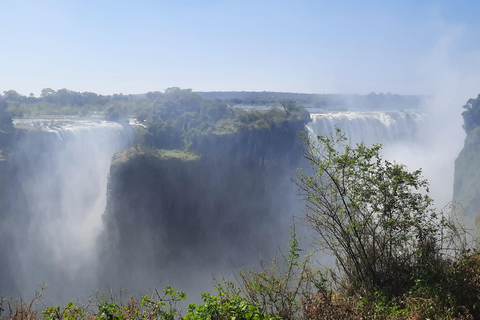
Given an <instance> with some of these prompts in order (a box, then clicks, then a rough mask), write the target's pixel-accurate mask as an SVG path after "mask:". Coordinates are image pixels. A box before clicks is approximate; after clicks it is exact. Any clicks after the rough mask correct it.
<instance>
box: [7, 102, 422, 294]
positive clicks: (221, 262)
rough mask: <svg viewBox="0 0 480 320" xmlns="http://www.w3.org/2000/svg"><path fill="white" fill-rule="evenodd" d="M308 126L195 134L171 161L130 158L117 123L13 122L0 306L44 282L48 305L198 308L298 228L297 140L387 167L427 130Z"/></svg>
mask: <svg viewBox="0 0 480 320" xmlns="http://www.w3.org/2000/svg"><path fill="white" fill-rule="evenodd" d="M311 119H312V121H311V122H309V123H308V124H307V125H306V127H304V124H303V122H302V121H294V120H291V121H286V122H282V124H281V125H278V126H272V127H271V128H269V129H268V130H265V129H254V130H247V131H240V132H237V133H234V134H222V135H218V134H217V135H215V134H214V135H209V136H207V137H205V138H203V139H201V140H199V141H197V142H196V143H195V150H194V153H183V152H181V153H178V154H176V153H172V152H160V151H154V150H153V149H152V150H148V149H139V148H138V147H135V146H133V147H131V146H132V143H133V135H132V128H131V127H130V126H129V125H127V124H124V125H120V124H117V123H114V122H107V121H81V120H62V121H60V120H48V121H45V120H18V121H16V126H17V128H19V129H18V130H16V132H17V133H16V135H15V137H14V139H15V146H14V149H13V152H12V158H11V159H9V160H8V161H3V163H2V164H1V170H2V173H1V174H2V178H5V179H2V181H9V182H10V183H9V184H8V185H6V184H2V186H1V187H2V188H3V189H2V195H3V196H2V199H1V205H2V207H3V208H5V209H4V210H2V212H3V215H2V216H1V218H2V224H1V228H2V230H1V231H2V232H1V236H0V237H1V243H2V251H3V252H4V253H5V255H6V256H8V259H3V260H2V261H1V267H2V270H5V271H4V272H2V273H1V274H0V280H1V283H2V294H5V295H6V294H15V293H16V292H33V291H34V290H35V289H38V286H39V285H40V284H41V283H43V282H46V283H49V284H50V287H49V288H48V289H47V291H46V292H47V296H49V297H51V299H52V300H55V301H56V300H58V301H62V299H63V297H65V296H66V295H68V296H69V297H70V296H72V295H75V296H78V297H82V296H83V297H85V296H88V295H89V294H91V293H92V290H94V289H95V288H100V289H103V290H107V288H113V289H115V290H116V289H119V288H128V289H129V290H131V291H133V292H137V293H142V290H146V288H151V287H153V286H160V287H163V286H165V285H174V286H175V287H178V288H182V290H187V291H188V290H190V291H192V292H195V295H198V293H199V292H200V291H201V290H202V289H204V288H206V287H208V286H209V284H210V282H211V280H212V275H215V276H219V275H222V274H223V275H226V276H228V275H229V274H230V273H231V271H232V270H234V269H236V268H240V267H241V266H242V265H248V266H253V265H255V264H256V263H257V262H258V259H259V257H260V256H259V254H261V256H262V257H263V258H264V259H267V260H268V259H269V257H272V256H273V255H274V253H275V252H276V251H278V250H279V248H280V247H285V246H286V242H287V241H288V232H289V225H290V224H291V222H292V221H291V216H292V215H295V216H297V217H298V216H302V206H303V204H302V203H301V201H300V199H298V198H297V196H296V187H295V185H294V183H292V181H291V180H292V179H294V178H295V177H296V174H297V173H296V169H297V168H298V167H302V166H304V165H305V163H303V162H302V161H303V160H302V158H301V139H300V138H299V136H298V135H297V131H298V130H306V131H308V132H310V134H327V133H328V132H331V131H332V130H333V129H334V128H335V126H338V127H339V128H340V129H341V130H342V131H343V132H345V133H346V135H347V137H348V138H349V139H351V140H352V141H353V142H360V141H364V140H365V141H366V142H367V143H377V142H382V143H384V144H385V148H384V149H385V152H386V153H387V154H388V155H389V156H391V157H396V156H397V155H396V150H397V151H398V150H399V151H400V152H402V151H403V150H404V148H405V146H406V145H408V146H409V147H413V146H414V145H415V144H419V143H420V144H421V141H422V139H421V138H420V137H419V135H420V134H422V133H423V132H425V127H426V126H428V117H426V116H425V113H423V112H420V111H415V110H412V111H386V112H381V111H375V112H373V111H369V112H360V111H358V112H330V113H312V114H311ZM35 128H36V129H35ZM112 156H113V160H112ZM418 156H422V155H418ZM107 179H108V183H107ZM307 234H308V233H307V232H306V233H305V234H302V236H303V237H304V239H303V241H304V242H305V243H308V241H310V239H308V238H307Z"/></svg>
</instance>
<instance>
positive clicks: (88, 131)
mask: <svg viewBox="0 0 480 320" xmlns="http://www.w3.org/2000/svg"><path fill="white" fill-rule="evenodd" d="M16 124H17V125H22V126H25V125H28V126H33V127H36V128H37V129H39V130H40V131H42V133H33V134H30V135H26V137H25V138H23V139H22V142H21V143H19V144H18V145H17V146H16V154H17V155H22V154H23V155H24V158H23V159H28V160H21V159H22V158H21V157H19V158H17V159H18V160H19V161H23V162H24V163H20V164H19V166H20V167H22V166H25V165H28V166H29V167H30V168H29V169H28V170H26V171H23V177H21V179H22V182H21V185H20V188H21V189H22V192H23V194H25V195H26V197H25V203H24V204H23V205H22V206H21V208H23V209H22V210H23V212H18V213H17V214H21V215H24V216H25V215H28V217H26V218H25V219H24V220H25V221H26V223H25V224H26V225H25V233H24V234H17V235H15V237H14V242H15V243H14V246H15V250H16V252H17V254H18V261H17V264H18V265H17V266H16V268H15V271H16V273H17V274H18V275H17V276H18V279H17V287H18V288H19V289H20V290H22V291H21V292H32V291H31V286H33V285H34V286H38V285H39V284H41V283H42V282H47V283H50V284H51V287H52V288H50V289H48V292H51V293H53V294H54V295H61V292H59V291H57V290H69V292H72V290H71V289H73V290H74V291H75V289H77V292H78V293H80V292H81V291H82V290H81V288H83V287H88V288H89V290H91V288H95V284H94V282H95V281H96V280H95V274H96V272H95V271H96V267H97V266H96V263H97V261H96V258H97V256H98V254H97V252H96V247H97V246H96V243H97V241H98V236H99V234H100V232H101V231H102V214H103V212H104V210H105V205H106V192H107V180H108V174H109V170H110V163H111V159H112V156H113V154H114V153H115V152H117V151H120V150H121V149H124V148H126V147H128V145H129V144H130V142H131V139H132V133H131V130H130V129H129V128H128V127H127V128H125V127H123V126H121V125H119V124H117V123H113V122H107V121H80V120H72V121H65V120H61V121H59V120H48V121H44V120H22V121H16ZM32 138H34V141H32ZM72 287H73V288H72ZM75 287H76V288H75ZM24 290H25V291H24ZM82 294H83V293H82Z"/></svg>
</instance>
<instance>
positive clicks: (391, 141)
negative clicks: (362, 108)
mask: <svg viewBox="0 0 480 320" xmlns="http://www.w3.org/2000/svg"><path fill="white" fill-rule="evenodd" d="M439 116H443V115H441V114H440V115H438V112H437V113H433V114H428V115H427V114H426V113H424V112H421V111H416V110H411V111H385V112H380V111H375V112H331V113H323V114H320V113H317V114H312V115H311V118H312V120H313V121H312V122H310V123H309V124H308V128H307V129H308V131H309V133H310V134H311V135H325V134H328V133H330V132H334V130H335V126H337V127H338V128H340V129H341V130H342V132H343V133H345V134H346V136H347V138H348V139H349V141H351V142H352V143H359V142H362V141H364V142H365V143H366V144H367V145H370V144H373V143H382V144H383V149H382V155H383V157H384V158H386V159H389V160H394V161H397V162H399V163H402V164H405V165H406V166H407V167H408V168H409V169H410V170H416V169H422V171H423V175H424V176H425V178H427V179H428V180H429V182H430V195H431V196H432V198H433V199H434V200H435V205H436V206H437V207H438V208H442V207H443V206H444V205H446V204H447V203H448V202H449V201H451V199H452V195H453V172H454V160H455V158H456V157H457V155H458V152H459V149H460V148H461V139H460V140H459V139H456V137H457V136H459V135H458V134H457V133H456V132H457V131H458V128H460V130H461V125H458V123H457V121H453V120H454V119H452V121H448V120H447V121H445V120H443V121H439V120H438V118H439ZM457 127H458V128H457ZM452 128H455V129H452ZM457 140H459V141H457Z"/></svg>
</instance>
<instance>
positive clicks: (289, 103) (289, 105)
mask: <svg viewBox="0 0 480 320" xmlns="http://www.w3.org/2000/svg"><path fill="white" fill-rule="evenodd" d="M278 103H280V105H281V106H282V107H283V109H284V110H285V112H286V113H287V116H289V115H290V113H291V112H292V111H294V110H295V108H296V104H295V102H294V101H293V100H290V99H282V100H279V101H278Z"/></svg>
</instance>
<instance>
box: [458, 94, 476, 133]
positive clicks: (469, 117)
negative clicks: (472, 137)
mask: <svg viewBox="0 0 480 320" xmlns="http://www.w3.org/2000/svg"><path fill="white" fill-rule="evenodd" d="M463 108H464V109H465V111H463V113H462V116H463V129H464V130H465V132H467V133H469V132H470V131H472V130H473V129H475V128H476V127H478V126H479V125H480V95H478V97H477V98H476V99H473V98H472V99H469V100H468V101H467V103H466V104H465V105H464V106H463Z"/></svg>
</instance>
